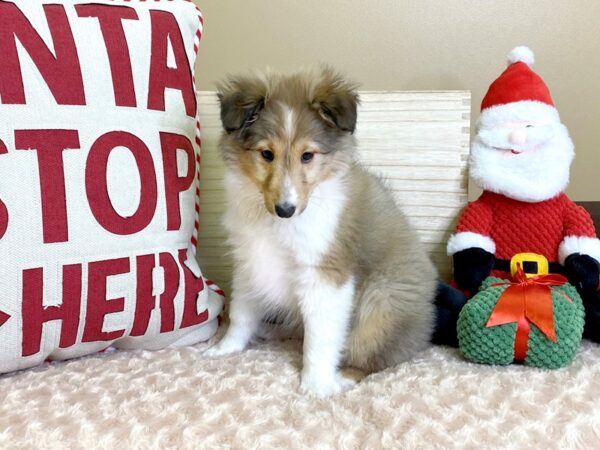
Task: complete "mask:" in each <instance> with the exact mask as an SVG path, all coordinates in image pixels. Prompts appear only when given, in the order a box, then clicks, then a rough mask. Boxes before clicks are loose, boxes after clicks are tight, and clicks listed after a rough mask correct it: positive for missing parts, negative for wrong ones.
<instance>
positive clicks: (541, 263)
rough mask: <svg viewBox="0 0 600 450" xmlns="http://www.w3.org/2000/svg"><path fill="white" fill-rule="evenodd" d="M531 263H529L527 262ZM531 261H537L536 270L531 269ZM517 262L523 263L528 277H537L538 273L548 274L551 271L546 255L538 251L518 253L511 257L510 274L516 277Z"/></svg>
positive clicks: (522, 266)
mask: <svg viewBox="0 0 600 450" xmlns="http://www.w3.org/2000/svg"><path fill="white" fill-rule="evenodd" d="M527 263H529V264H527ZM531 263H535V267H536V269H537V270H536V271H535V272H532V271H531V265H532V264H531ZM517 264H520V265H521V268H522V269H523V272H525V276H526V277H527V278H531V277H535V276H537V275H548V273H549V272H550V265H549V264H548V260H547V259H546V257H545V256H544V255H539V254H537V253H517V254H516V255H515V256H513V257H512V258H511V259H510V274H511V275H512V276H513V277H514V276H515V274H516V273H517Z"/></svg>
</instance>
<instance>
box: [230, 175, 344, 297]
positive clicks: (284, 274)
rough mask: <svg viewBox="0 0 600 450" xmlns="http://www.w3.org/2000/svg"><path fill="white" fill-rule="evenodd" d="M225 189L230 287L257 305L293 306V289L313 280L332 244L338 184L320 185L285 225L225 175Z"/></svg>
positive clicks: (243, 184) (238, 180)
mask: <svg viewBox="0 0 600 450" xmlns="http://www.w3.org/2000/svg"><path fill="white" fill-rule="evenodd" d="M225 189H226V192H227V201H228V209H227V212H226V214H225V217H224V225H225V227H226V229H227V231H228V232H229V241H230V245H231V246H232V248H233V255H234V258H235V260H236V270H235V273H234V287H237V288H238V289H243V290H249V291H252V293H253V295H252V296H253V297H255V298H256V300H259V301H260V300H265V301H266V302H268V303H271V304H273V303H275V304H277V305H281V306H284V305H283V304H286V303H289V302H294V303H295V300H296V297H297V296H296V293H295V290H296V287H297V286H299V285H302V284H303V282H304V280H305V278H306V277H307V276H310V277H314V274H315V271H314V267H315V266H317V265H318V264H319V263H320V261H321V259H322V257H323V256H324V255H325V254H326V253H327V251H328V250H329V248H330V247H331V244H332V243H333V242H334V241H335V236H336V230H337V228H338V224H339V219H340V215H341V212H342V210H343V208H344V205H345V203H346V195H345V190H344V182H343V180H342V179H340V178H335V179H331V180H327V181H325V182H323V183H321V184H320V185H319V186H317V187H316V188H315V190H314V191H313V193H312V195H311V198H310V200H309V202H308V206H307V208H306V209H305V210H304V212H303V213H302V214H300V215H299V216H294V217H292V218H290V219H281V218H278V217H275V216H273V215H271V214H269V213H268V212H267V210H266V208H265V206H264V203H263V198H262V195H261V194H260V193H259V192H258V191H257V189H256V188H255V187H254V186H253V185H252V184H251V183H250V182H249V181H247V180H245V179H244V178H243V177H242V176H239V175H237V174H233V173H228V174H227V175H226V177H225ZM274 306H275V305H274ZM290 306H291V305H290Z"/></svg>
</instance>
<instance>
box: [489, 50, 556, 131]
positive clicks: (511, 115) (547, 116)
mask: <svg viewBox="0 0 600 450" xmlns="http://www.w3.org/2000/svg"><path fill="white" fill-rule="evenodd" d="M507 60H508V67H507V68H506V70H504V72H502V74H501V75H500V76H499V77H498V78H496V80H495V81H494V82H493V83H492V84H491V85H490V87H489V89H488V91H487V93H486V94H485V97H483V100H482V102H481V116H480V118H479V123H480V124H482V125H484V126H485V125H488V126H493V125H494V124H495V123H502V122H507V121H521V120H522V121H528V120H532V118H533V119H537V120H544V121H551V122H555V121H558V122H560V118H559V116H558V111H557V110H556V108H555V107H554V102H553V101H552V97H551V95H550V91H549V90H548V86H546V83H544V80H542V78H541V77H540V76H539V75H538V74H536V73H535V72H534V71H533V70H531V67H530V66H531V65H532V64H533V63H534V55H533V52H532V51H531V50H530V49H529V48H528V47H523V46H520V47H515V48H514V49H513V50H512V51H511V52H510V53H509V54H508V57H507Z"/></svg>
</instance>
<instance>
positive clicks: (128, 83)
mask: <svg viewBox="0 0 600 450" xmlns="http://www.w3.org/2000/svg"><path fill="white" fill-rule="evenodd" d="M201 30H202V17H201V15H200V12H199V11H198V10H197V9H196V7H195V6H194V4H193V3H191V2H188V1H184V0H170V1H167V0H162V1H125V0H114V1H113V0H93V1H91V0H88V1H82V0H51V1H31V0H13V1H4V0H1V1H0V62H1V67H0V372H7V371H12V370H16V369H21V368H25V367H31V366H34V365H36V364H39V363H41V362H43V361H44V360H45V359H47V358H49V359H66V358H72V357H76V356H80V355H84V354H88V353H91V352H96V351H99V350H102V349H104V348H106V347H108V346H115V347H120V348H146V349H156V348H161V347H164V346H166V345H171V344H175V345H178V344H190V343H194V342H198V341H200V340H205V339H208V338H209V337H210V336H212V334H214V332H215V330H216V327H217V320H216V319H217V316H218V314H219V312H220V310H221V306H222V298H221V295H219V294H217V293H215V292H214V291H213V290H212V289H210V288H208V287H207V283H206V280H204V279H203V278H202V275H201V272H200V269H199V267H198V264H197V262H196V259H195V251H196V238H197V232H198V226H199V225H198V221H197V211H198V206H197V200H198V196H199V190H198V178H199V167H198V163H199V161H200V156H199V151H200V148H199V146H200V135H199V124H198V121H197V116H196V95H195V87H194V78H193V73H194V72H193V71H194V63H195V59H196V53H197V50H198V42H199V39H200V36H201Z"/></svg>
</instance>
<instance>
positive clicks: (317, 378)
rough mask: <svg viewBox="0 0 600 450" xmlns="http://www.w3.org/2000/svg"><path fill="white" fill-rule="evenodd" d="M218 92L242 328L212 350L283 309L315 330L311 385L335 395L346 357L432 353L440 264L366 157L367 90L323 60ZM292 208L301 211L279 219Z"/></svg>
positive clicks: (310, 344) (360, 359)
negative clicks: (358, 132)
mask: <svg viewBox="0 0 600 450" xmlns="http://www.w3.org/2000/svg"><path fill="white" fill-rule="evenodd" d="M219 96H220V100H221V106H222V112H221V117H222V120H223V125H224V127H225V129H226V132H225V133H224V135H223V139H222V149H223V154H224V158H225V161H226V176H225V187H226V192H227V204H228V209H227V212H226V215H225V218H224V224H225V227H226V229H227V231H228V233H229V242H230V244H231V246H232V248H233V256H234V261H235V267H234V273H233V293H232V302H231V305H230V315H229V317H230V326H229V328H228V330H227V333H226V335H225V336H224V338H223V339H222V340H221V341H220V342H219V343H218V344H217V345H216V346H215V347H213V348H212V349H209V351H208V352H209V354H210V355H213V356H217V355H224V354H229V353H232V352H239V351H241V350H243V349H244V348H245V347H246V346H247V344H248V343H249V341H250V339H251V338H252V337H253V336H255V335H256V334H257V333H259V332H260V329H261V327H262V321H263V319H264V318H265V317H273V316H276V317H277V318H279V319H280V320H283V322H284V325H285V326H287V327H290V328H294V327H296V328H300V329H302V330H303V335H304V355H303V369H302V383H301V386H302V388H303V389H304V390H306V391H310V392H313V393H315V394H317V395H320V396H324V395H330V394H333V393H337V392H340V391H341V390H343V389H344V388H346V387H347V386H349V385H350V384H351V383H352V382H351V381H350V380H349V379H346V378H344V377H343V376H341V374H340V372H339V371H338V369H339V368H340V367H341V366H352V367H356V368H359V369H361V370H363V371H366V372H372V371H376V370H381V369H383V368H386V367H389V366H392V365H395V364H397V363H399V362H402V361H406V360H407V359H409V358H411V357H412V356H413V355H414V354H415V353H416V352H418V351H420V350H422V349H424V348H425V347H426V346H427V345H428V343H429V341H430V338H431V333H432V330H433V326H434V306H433V298H434V295H435V290H436V286H437V281H436V271H435V269H434V267H433V265H432V263H431V262H430V260H429V258H428V256H427V255H426V252H425V251H424V249H423V248H422V246H421V244H420V243H419V239H418V237H417V236H416V234H415V232H414V231H413V230H412V229H411V227H410V226H409V224H408V223H407V221H406V219H405V217H404V216H403V214H402V213H401V211H400V210H399V208H398V207H397V206H396V204H395V202H394V199H393V197H392V195H391V194H390V192H389V191H388V190H387V189H386V188H385V187H384V186H383V184H382V183H381V181H380V180H379V179H378V178H376V177H375V176H373V175H371V174H369V173H368V172H366V171H365V170H364V169H363V168H361V167H360V166H359V165H358V164H357V163H356V162H355V147H356V145H355V140H354V137H353V131H354V128H355V124H356V109H357V104H358V96H357V94H356V91H355V87H354V86H353V85H351V84H349V83H347V82H346V81H344V80H343V78H341V77H340V76H339V75H337V74H336V73H334V72H333V71H332V70H330V69H328V68H323V69H320V70H318V71H316V72H313V73H303V74H296V75H292V76H287V77H286V76H280V75H275V74H258V75H251V76H244V77H235V78H231V79H229V80H228V82H227V83H225V84H224V85H222V86H221V88H220V93H219ZM265 151H269V152H271V154H272V155H273V159H272V160H271V161H269V160H268V159H270V156H271V155H270V154H269V153H266V154H265V153H264V152H265ZM305 153H311V154H312V157H311V159H310V160H309V161H304V162H303V161H302V158H304V156H303V155H305ZM265 156H267V157H268V158H267V159H265ZM283 204H286V205H287V206H288V207H289V206H290V205H293V206H294V212H293V214H292V216H291V217H289V218H282V217H278V215H281V205H283ZM278 207H280V208H279V210H278V209H277V208H278ZM288 209H289V208H288ZM278 211H279V212H278Z"/></svg>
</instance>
